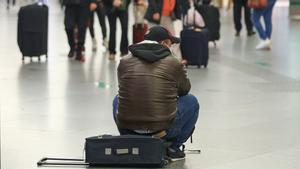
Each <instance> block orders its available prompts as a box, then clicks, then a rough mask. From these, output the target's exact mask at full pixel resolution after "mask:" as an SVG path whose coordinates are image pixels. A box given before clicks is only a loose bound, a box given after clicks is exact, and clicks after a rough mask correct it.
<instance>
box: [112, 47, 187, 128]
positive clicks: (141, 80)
mask: <svg viewBox="0 0 300 169" xmlns="http://www.w3.org/2000/svg"><path fill="white" fill-rule="evenodd" d="M129 51H130V52H131V54H129V55H128V56H126V57H124V58H122V59H121V61H120V64H119V66H118V80H119V107H118V116H117V123H118V127H120V128H124V129H131V130H150V131H159V130H164V129H168V128H169V127H170V125H171V123H172V121H173V119H174V118H175V115H176V104H177V98H178V96H182V95H186V94H187V93H188V92H189V90H190V88H191V85H190V81H189V79H188V78H187V75H186V70H185V69H184V68H183V66H182V64H180V62H179V61H178V60H177V59H176V58H175V57H174V56H172V55H171V52H170V50H169V49H168V48H166V47H164V46H162V45H160V44H156V43H155V44H153V43H142V44H136V45H132V46H129Z"/></svg>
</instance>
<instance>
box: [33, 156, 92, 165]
mask: <svg viewBox="0 0 300 169" xmlns="http://www.w3.org/2000/svg"><path fill="white" fill-rule="evenodd" d="M49 160H51V161H64V162H47V161H49ZM45 165H81V166H84V165H89V163H85V162H84V160H83V159H72V158H48V157H44V158H42V159H41V160H40V161H38V162H37V166H45Z"/></svg>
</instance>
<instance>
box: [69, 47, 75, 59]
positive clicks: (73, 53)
mask: <svg viewBox="0 0 300 169" xmlns="http://www.w3.org/2000/svg"><path fill="white" fill-rule="evenodd" d="M74 55H75V50H74V49H70V51H69V54H68V58H73V57H74Z"/></svg>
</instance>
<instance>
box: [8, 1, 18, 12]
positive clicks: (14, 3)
mask: <svg viewBox="0 0 300 169" xmlns="http://www.w3.org/2000/svg"><path fill="white" fill-rule="evenodd" d="M12 5H13V6H15V5H16V0H12ZM9 8H10V0H7V6H6V9H7V10H9Z"/></svg>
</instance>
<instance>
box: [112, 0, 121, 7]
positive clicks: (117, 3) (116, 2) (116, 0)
mask: <svg viewBox="0 0 300 169" xmlns="http://www.w3.org/2000/svg"><path fill="white" fill-rule="evenodd" d="M121 5H122V0H113V7H115V8H119V7H120V6H121Z"/></svg>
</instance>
